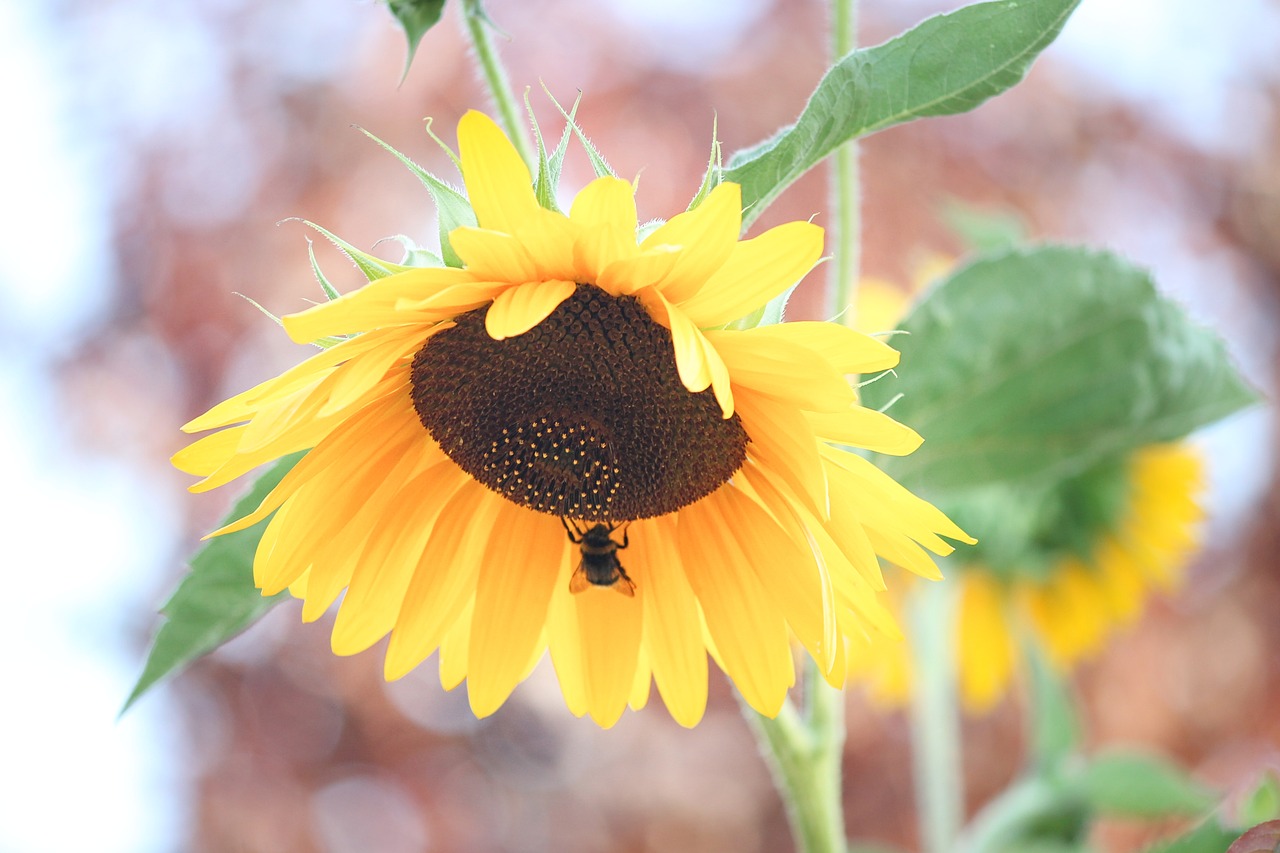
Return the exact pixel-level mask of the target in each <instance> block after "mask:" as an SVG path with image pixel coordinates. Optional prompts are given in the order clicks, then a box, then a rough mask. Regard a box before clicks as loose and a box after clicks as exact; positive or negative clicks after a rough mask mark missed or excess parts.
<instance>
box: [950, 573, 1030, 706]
mask: <svg viewBox="0 0 1280 853" xmlns="http://www.w3.org/2000/svg"><path fill="white" fill-rule="evenodd" d="M962 577H963V582H962V584H961V588H960V602H959V607H958V609H957V611H956V651H957V655H958V658H959V660H958V665H959V680H960V695H961V697H962V698H963V701H964V704H965V707H966V708H968V709H969V710H970V711H973V712H977V713H982V712H986V711H989V710H991V708H992V707H993V706H994V705H995V704H996V702H997V701H999V699H1000V698H1001V697H1002V696H1004V694H1005V693H1006V692H1007V691H1008V689H1009V681H1010V679H1011V678H1012V677H1013V670H1014V664H1015V659H1014V654H1015V651H1016V645H1015V643H1014V639H1013V634H1012V631H1011V630H1010V626H1009V623H1008V618H1007V616H1006V614H1005V606H1004V593H1003V590H1002V589H1001V586H1000V584H999V583H998V582H997V581H996V580H995V579H993V578H992V577H991V576H990V575H989V574H985V573H982V572H977V571H970V572H965V573H964V574H963V575H962Z"/></svg>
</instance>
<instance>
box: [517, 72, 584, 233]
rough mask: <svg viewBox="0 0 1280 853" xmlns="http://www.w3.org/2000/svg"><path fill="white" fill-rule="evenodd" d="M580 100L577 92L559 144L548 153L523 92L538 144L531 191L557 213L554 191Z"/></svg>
mask: <svg viewBox="0 0 1280 853" xmlns="http://www.w3.org/2000/svg"><path fill="white" fill-rule="evenodd" d="M553 100H554V99H553ZM581 102H582V95H581V94H579V95H578V97H577V98H576V99H575V100H574V102H573V109H572V110H570V111H569V121H568V122H566V123H565V126H564V132H563V133H561V134H560V142H559V144H557V145H556V147H555V150H554V151H552V152H551V153H550V154H548V153H547V146H546V143H545V142H544V141H543V138H542V128H541V127H540V126H539V125H538V118H537V116H535V115H534V114H533V105H532V104H530V103H529V93H528V92H525V95H524V108H525V110H526V111H527V112H528V113H529V123H530V124H531V125H532V126H533V137H534V141H535V142H537V144H538V176H537V178H535V179H534V182H533V193H534V196H536V197H537V199H538V204H540V205H542V206H543V207H545V208H546V209H547V210H554V211H556V212H557V213H559V212H561V211H560V206H559V204H557V203H556V191H557V190H558V189H559V188H560V173H561V170H562V169H563V167H564V157H565V154H566V153H567V152H568V150H569V138H570V137H571V136H572V135H573V127H572V121H573V117H574V116H576V115H577V114H578V104H580V103H581Z"/></svg>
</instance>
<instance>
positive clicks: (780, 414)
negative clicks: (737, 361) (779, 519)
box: [735, 388, 829, 519]
mask: <svg viewBox="0 0 1280 853" xmlns="http://www.w3.org/2000/svg"><path fill="white" fill-rule="evenodd" d="M735 401H736V403H737V407H738V415H739V416H740V417H741V418H742V427H743V429H745V430H746V431H747V435H748V436H750V438H751V443H750V444H748V445H747V455H748V456H750V457H752V458H754V459H756V460H757V461H759V462H760V464H762V465H765V466H767V467H768V468H769V469H770V470H772V471H774V472H775V473H777V474H779V475H781V476H782V478H783V479H784V480H785V481H786V482H787V483H789V484H790V485H791V487H792V489H793V490H794V491H795V493H796V494H797V495H799V496H800V497H801V498H802V499H804V500H805V501H806V505H807V506H808V507H809V509H810V510H811V511H812V512H813V514H814V515H816V516H817V517H818V518H821V519H826V518H827V517H828V515H829V510H828V507H827V475H826V471H825V469H824V468H823V465H822V457H821V456H819V455H818V443H817V441H816V440H815V439H814V437H813V431H812V430H811V429H809V424H808V422H806V421H805V419H804V415H803V414H802V413H801V412H800V411H798V410H797V409H794V408H791V407H790V406H785V405H781V404H778V403H775V402H773V401H771V400H770V399H769V398H768V397H765V396H763V395H762V394H759V393H757V392H755V391H752V390H750V389H747V388H739V389H738V393H737V395H736V397H735Z"/></svg>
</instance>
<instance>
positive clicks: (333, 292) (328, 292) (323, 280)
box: [276, 237, 342, 325]
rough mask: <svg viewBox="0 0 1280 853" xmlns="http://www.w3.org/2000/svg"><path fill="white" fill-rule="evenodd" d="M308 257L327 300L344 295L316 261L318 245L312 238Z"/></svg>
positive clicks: (312, 270) (312, 271) (312, 272)
mask: <svg viewBox="0 0 1280 853" xmlns="http://www.w3.org/2000/svg"><path fill="white" fill-rule="evenodd" d="M307 257H308V258H309V259H310V261H311V274H312V275H314V276H315V277H316V283H317V284H319V285H320V289H321V290H322V291H324V295H325V298H327V299H328V300H329V301H330V302H332V301H333V300H335V299H337V298H338V297H339V296H341V295H342V294H341V293H339V292H338V288H336V287H334V286H333V284H332V283H331V282H330V281H329V277H328V276H326V275H325V274H324V271H323V270H321V269H320V262H319V261H318V260H316V244H315V241H314V240H312V239H311V238H310V237H308V238H307ZM276 322H277V323H279V322H280V321H279V320H276ZM282 325H283V324H282Z"/></svg>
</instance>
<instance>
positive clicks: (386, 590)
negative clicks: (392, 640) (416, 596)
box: [331, 457, 469, 655]
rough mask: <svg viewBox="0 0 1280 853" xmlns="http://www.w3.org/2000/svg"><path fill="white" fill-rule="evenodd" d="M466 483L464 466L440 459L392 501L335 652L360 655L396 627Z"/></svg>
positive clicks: (363, 560)
mask: <svg viewBox="0 0 1280 853" xmlns="http://www.w3.org/2000/svg"><path fill="white" fill-rule="evenodd" d="M468 481H469V478H468V476H467V474H466V473H465V472H464V471H463V470H462V469H461V468H459V467H458V466H457V465H455V464H454V463H453V462H452V461H451V460H448V459H444V458H443V457H442V458H441V459H440V460H439V461H437V462H436V464H435V465H433V466H431V467H430V468H428V469H427V470H426V471H423V472H422V473H420V474H418V475H417V476H416V477H414V478H413V479H412V480H410V481H409V482H408V483H407V484H406V485H405V487H404V488H403V489H401V490H400V492H399V494H398V495H397V496H396V498H395V499H394V500H393V501H391V503H390V506H389V507H388V508H387V510H386V513H385V516H384V517H382V518H380V519H378V521H377V525H378V526H377V528H376V529H375V531H374V533H373V535H372V536H371V537H370V538H369V542H368V544H367V546H366V547H365V549H364V551H363V552H362V553H361V554H360V560H359V563H358V564H357V566H356V570H355V573H354V574H353V575H352V577H351V584H350V586H349V588H348V589H347V594H346V595H345V596H344V597H343V599H342V606H341V607H340V608H339V609H338V617H337V619H336V620H335V621H334V626H333V637H332V641H331V642H332V647H333V651H334V654H338V655H353V654H357V653H359V652H362V651H364V650H365V649H367V648H369V647H370V646H372V645H373V644H374V643H376V642H378V640H380V639H382V638H383V637H385V636H386V635H387V634H388V633H390V632H391V629H392V628H394V627H395V624H396V618H397V617H398V616H399V615H400V606H401V604H402V603H403V601H404V594H405V590H406V589H408V587H409V581H410V580H411V579H412V578H413V573H414V570H415V569H416V568H417V566H418V558H419V557H420V556H421V554H422V552H423V551H424V549H425V548H426V545H427V539H428V537H429V536H430V534H431V529H432V527H433V526H434V525H435V521H436V518H437V517H439V515H440V511H441V510H442V509H444V507H445V505H446V504H448V503H449V502H450V501H451V500H452V499H453V496H454V495H455V494H456V493H457V492H458V490H459V489H461V488H462V486H463V485H465V484H466V483H467V482H468Z"/></svg>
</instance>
